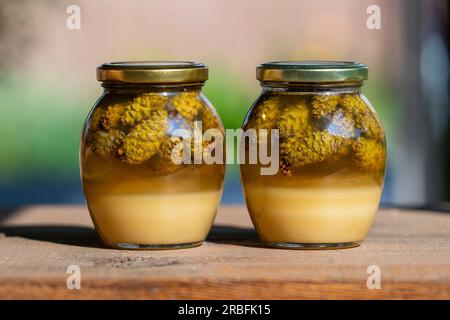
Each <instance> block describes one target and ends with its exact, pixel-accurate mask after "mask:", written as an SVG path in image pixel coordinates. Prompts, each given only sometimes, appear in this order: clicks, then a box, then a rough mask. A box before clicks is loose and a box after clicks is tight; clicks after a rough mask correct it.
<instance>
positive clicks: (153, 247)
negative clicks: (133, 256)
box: [107, 241, 203, 250]
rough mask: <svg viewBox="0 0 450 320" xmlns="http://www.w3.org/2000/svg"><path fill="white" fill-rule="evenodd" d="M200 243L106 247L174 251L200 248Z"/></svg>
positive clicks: (113, 245) (116, 244)
mask: <svg viewBox="0 0 450 320" xmlns="http://www.w3.org/2000/svg"><path fill="white" fill-rule="evenodd" d="M202 243H203V241H197V242H188V243H174V244H134V243H113V244H107V245H108V246H109V247H112V248H115V249H125V250H175V249H188V248H194V247H198V246H201V245H202Z"/></svg>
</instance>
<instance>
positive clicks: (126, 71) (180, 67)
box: [97, 61, 208, 84]
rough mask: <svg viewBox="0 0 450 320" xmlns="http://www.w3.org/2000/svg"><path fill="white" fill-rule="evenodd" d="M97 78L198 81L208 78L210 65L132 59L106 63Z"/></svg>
mask: <svg viewBox="0 0 450 320" xmlns="http://www.w3.org/2000/svg"><path fill="white" fill-rule="evenodd" d="M97 80H98V81H107V82H121V83H155V84H158V83H159V84H176V83H197V82H204V81H206V80H208V67H207V66H206V65H204V64H203V63H197V62H187V61H130V62H110V63H104V64H102V65H101V66H100V67H98V68H97Z"/></svg>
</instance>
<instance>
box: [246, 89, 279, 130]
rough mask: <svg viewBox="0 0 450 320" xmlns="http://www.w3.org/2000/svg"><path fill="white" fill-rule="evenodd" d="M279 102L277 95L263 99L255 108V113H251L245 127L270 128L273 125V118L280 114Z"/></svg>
mask: <svg viewBox="0 0 450 320" xmlns="http://www.w3.org/2000/svg"><path fill="white" fill-rule="evenodd" d="M280 108H281V103H280V99H279V97H270V98H267V99H265V100H264V101H263V102H262V103H261V104H259V105H258V106H257V107H256V108H255V112H256V113H255V114H252V115H251V118H250V120H249V123H247V125H246V129H248V128H253V129H256V130H258V129H272V128H274V127H275V120H276V119H277V117H278V115H279V114H280Z"/></svg>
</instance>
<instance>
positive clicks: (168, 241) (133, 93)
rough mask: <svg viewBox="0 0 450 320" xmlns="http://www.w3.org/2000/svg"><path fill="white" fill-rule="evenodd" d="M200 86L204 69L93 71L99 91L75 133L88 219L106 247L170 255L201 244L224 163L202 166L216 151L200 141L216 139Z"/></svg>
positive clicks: (135, 65)
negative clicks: (208, 135)
mask: <svg viewBox="0 0 450 320" xmlns="http://www.w3.org/2000/svg"><path fill="white" fill-rule="evenodd" d="M207 78H208V69H207V67H206V66H205V65H203V64H201V63H191V62H124V63H107V64H103V65H102V66H100V67H99V68H98V69H97V79H98V80H99V81H101V82H102V86H103V87H104V93H103V95H102V96H101V97H100V99H99V100H98V102H97V103H96V104H95V106H94V107H93V109H92V110H91V112H90V114H89V116H88V118H87V120H86V122H85V125H84V128H83V132H82V137H81V144H80V166H81V177H82V182H83V191H84V195H85V197H86V200H87V204H88V207H89V212H90V215H91V218H92V220H93V222H94V225H95V228H96V230H97V232H98V234H99V235H100V237H101V239H102V241H103V242H104V243H105V244H106V245H107V246H110V247H113V248H122V249H175V248H186V247H193V246H197V245H200V244H201V243H202V242H203V240H204V239H205V238H206V236H207V234H208V232H209V230H210V228H211V226H212V224H213V221H214V217H215V214H216V211H217V208H218V205H219V202H220V198H221V194H222V187H223V178H224V173H225V166H224V164H220V163H211V161H210V162H209V163H210V164H207V163H208V162H207V161H206V160H208V159H207V157H208V156H209V157H210V158H211V157H212V155H214V153H215V152H216V151H217V150H219V149H221V150H222V151H223V140H220V139H214V138H213V139H209V140H208V141H207V140H205V139H202V137H203V133H204V132H205V131H207V130H209V129H211V130H215V131H216V133H217V132H219V133H221V134H223V131H224V129H223V126H222V123H221V121H220V119H219V117H218V115H217V113H216V111H215V109H214V108H213V107H212V105H211V104H210V103H209V102H208V100H207V99H206V98H205V96H204V95H203V93H202V92H201V88H202V86H203V83H204V82H205V81H206V80H207ZM195 135H196V136H195ZM222 137H223V135H222ZM199 158H200V161H196V164H194V160H195V159H197V160H198V159H199ZM209 160H211V159H209ZM180 162H181V163H180Z"/></svg>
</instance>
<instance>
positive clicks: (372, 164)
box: [352, 138, 386, 171]
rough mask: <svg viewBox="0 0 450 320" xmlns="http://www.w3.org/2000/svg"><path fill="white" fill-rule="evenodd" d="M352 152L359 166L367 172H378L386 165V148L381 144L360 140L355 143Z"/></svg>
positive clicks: (364, 139)
mask: <svg viewBox="0 0 450 320" xmlns="http://www.w3.org/2000/svg"><path fill="white" fill-rule="evenodd" d="M352 150H353V153H354V156H355V158H356V162H357V163H358V165H359V166H360V167H361V168H363V169H366V170H370V171H378V170H380V169H382V168H383V167H384V164H385V157H386V154H385V148H384V146H383V145H381V144H380V143H379V142H377V141H375V140H370V139H366V138H360V139H358V140H357V141H355V142H353V144H352Z"/></svg>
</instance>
